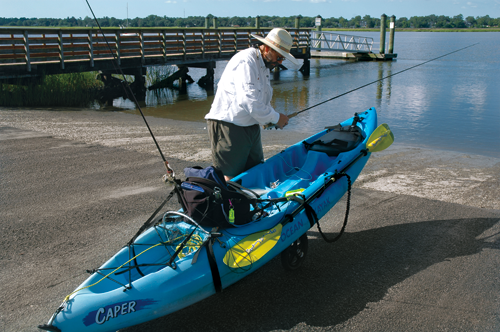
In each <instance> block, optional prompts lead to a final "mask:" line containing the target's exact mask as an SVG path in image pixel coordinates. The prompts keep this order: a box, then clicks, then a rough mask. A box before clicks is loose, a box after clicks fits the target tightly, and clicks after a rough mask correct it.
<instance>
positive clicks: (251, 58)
mask: <svg viewBox="0 0 500 332" xmlns="http://www.w3.org/2000/svg"><path fill="white" fill-rule="evenodd" d="M272 96H273V89H272V87H271V81H270V72H269V69H268V68H266V66H265V64H264V60H263V59H262V55H261V53H260V51H259V50H258V49H256V48H248V49H246V50H243V51H240V52H239V53H237V54H236V55H234V56H233V57H232V58H231V60H230V61H229V62H228V64H227V66H226V69H225V70H224V73H223V74H222V77H221V79H220V81H219V84H218V85H217V93H216V94H215V98H214V101H213V103H212V107H211V108H210V112H209V113H208V114H207V115H206V116H205V119H210V120H222V121H226V122H229V123H233V124H235V125H238V126H242V127H247V126H251V125H254V124H261V125H264V124H268V123H277V122H278V120H279V113H278V112H276V111H275V110H274V109H273V107H272V106H271V98H272Z"/></svg>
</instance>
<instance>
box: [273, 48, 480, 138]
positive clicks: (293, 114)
mask: <svg viewBox="0 0 500 332" xmlns="http://www.w3.org/2000/svg"><path fill="white" fill-rule="evenodd" d="M477 44H479V43H475V44H472V45H469V46H466V47H462V48H460V49H458V50H455V51H452V52H449V53H446V54H444V55H440V56H438V57H436V58H434V59H430V60H427V61H424V62H422V63H419V64H418V65H415V66H411V67H409V68H406V69H403V70H401V71H398V72H396V73H394V74H391V75H387V76H385V77H382V78H380V79H378V80H375V81H373V82H370V83H368V84H365V85H362V86H360V87H357V88H355V89H352V90H349V91H347V92H344V93H342V94H340V95H338V96H335V97H333V98H330V99H327V100H324V101H322V102H320V103H318V104H316V105H313V106H309V107H307V108H304V109H303V110H301V111H297V112H294V113H292V114H290V115H288V118H289V119H290V118H293V117H296V116H297V115H299V114H300V113H303V112H305V111H308V110H310V109H311V108H314V107H316V106H319V105H323V104H324V103H327V102H329V101H332V100H334V99H337V98H339V97H342V96H345V95H347V94H349V93H351V92H354V91H357V90H359V89H362V88H364V87H367V86H368V85H371V84H374V83H377V82H380V81H382V80H385V79H386V78H389V77H392V76H395V75H397V74H401V73H403V72H405V71H408V70H410V69H413V68H416V67H418V66H422V65H424V64H426V63H429V62H431V61H434V60H437V59H440V58H443V57H445V56H448V55H450V54H453V53H456V52H459V51H462V50H465V49H466V48H469V47H472V46H475V45H477ZM273 127H275V128H277V127H276V126H275V125H274V124H267V125H265V126H264V129H271V128H273Z"/></svg>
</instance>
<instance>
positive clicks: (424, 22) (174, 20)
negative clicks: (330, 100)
mask: <svg viewBox="0 0 500 332" xmlns="http://www.w3.org/2000/svg"><path fill="white" fill-rule="evenodd" d="M298 17H299V18H300V21H299V22H300V27H302V28H307V27H314V26H315V21H316V17H307V16H298ZM206 18H208V24H209V26H211V25H212V22H213V18H214V16H213V15H211V14H210V15H208V16H207V17H206ZM206 18H205V17H203V16H189V17H187V18H182V17H167V16H158V15H149V16H148V17H145V18H139V17H136V18H130V19H119V18H115V17H107V16H105V17H102V18H99V19H98V21H99V24H100V25H101V26H102V27H131V28H132V27H141V28H142V27H193V28H194V27H201V28H203V27H205V19H206ZM295 19H296V16H289V17H280V16H260V25H261V27H294V26H295ZM380 21H381V20H380V18H375V17H371V16H370V15H365V16H363V17H361V16H359V15H358V16H355V17H353V18H351V19H346V18H343V17H339V18H335V17H331V18H322V27H323V28H346V29H358V28H379V27H380ZM499 23H500V18H491V17H489V15H486V16H477V17H473V16H467V17H466V18H464V17H463V15H461V14H460V15H457V16H453V17H448V16H444V15H440V16H437V15H428V16H412V17H410V18H406V17H400V18H397V19H396V28H414V29H421V28H424V29H425V28H445V29H450V28H451V29H452V28H488V27H498V26H499ZM386 24H387V26H389V18H388V19H387V20H386ZM217 25H218V26H219V27H253V26H255V17H250V16H248V17H237V16H234V17H218V18H217ZM0 26H13V27H21V26H25V27H93V26H96V23H95V21H94V19H92V18H90V17H88V16H86V17H85V18H81V17H80V18H75V17H67V18H62V19H58V18H26V17H20V18H7V17H0Z"/></svg>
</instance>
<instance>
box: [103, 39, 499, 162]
mask: <svg viewBox="0 0 500 332" xmlns="http://www.w3.org/2000/svg"><path fill="white" fill-rule="evenodd" d="M367 36H369V33H367ZM400 36H401V37H398V39H397V45H396V46H397V50H398V59H397V61H394V62H349V61H344V60H334V59H316V58H314V59H311V62H310V64H311V74H310V76H309V77H304V75H302V73H300V72H299V71H298V70H295V69H293V67H292V66H291V65H287V64H286V62H285V66H287V67H289V68H290V70H284V71H282V72H281V73H280V76H279V78H276V79H275V80H273V81H272V85H273V90H274V97H273V101H272V104H273V106H274V107H275V109H276V110H277V111H279V112H283V113H286V114H291V113H293V112H297V111H300V110H303V109H305V108H309V107H311V106H313V105H317V104H318V103H321V102H323V101H325V100H328V99H331V98H333V97H335V96H338V95H341V94H344V93H346V92H347V91H350V90H353V89H356V88H358V87H361V86H363V85H366V84H368V83H370V82H376V83H374V84H371V85H368V86H366V87H364V88H362V89H359V90H356V91H353V92H352V93H348V94H346V95H344V96H342V97H339V98H336V99H334V100H332V101H330V102H327V103H324V104H321V105H317V106H315V107H313V108H312V109H310V110H308V111H307V112H303V113H301V114H300V115H299V116H297V117H295V118H294V119H293V120H292V121H290V124H289V126H287V130H294V131H301V132H304V135H307V134H312V133H314V132H316V131H318V130H321V129H322V128H323V127H325V126H327V125H334V124H336V123H338V122H340V121H342V120H344V119H346V118H348V117H350V116H352V114H353V113H354V112H360V111H364V110H365V109H368V108H370V107H375V108H376V109H377V113H378V118H379V123H383V122H387V123H389V124H390V126H391V129H392V130H393V132H394V134H395V136H396V139H397V142H399V143H406V144H412V145H418V146H424V147H432V148H438V149H450V150H455V151H465V152H467V151H469V152H472V153H480V154H486V155H490V156H496V157H500V150H498V148H497V147H496V143H495V144H494V143H493V142H499V141H500V112H499V111H498V105H499V104H500V94H499V93H498V86H499V85H500V66H499V65H498V63H499V62H500V60H499V59H500V58H498V57H497V56H496V55H497V54H498V51H499V50H500V33H497V32H490V33H466V32H464V33H436V34H433V33H425V32H419V33H400ZM423 41H425V43H423ZM478 41H479V42H481V47H476V48H470V49H467V50H466V51H463V52H459V53H455V54H452V55H450V56H447V57H444V58H441V59H438V60H436V61H432V62H429V63H426V64H425V65H423V66H419V67H415V68H413V69H411V70H408V71H405V72H404V73H403V72H402V71H403V70H405V69H408V68H410V67H412V66H415V65H417V64H421V63H423V62H424V61H427V60H429V59H432V58H434V57H437V56H439V55H443V54H445V53H448V52H450V51H453V50H456V49H458V48H460V47H463V46H466V45H470V44H472V43H475V42H478ZM225 65H226V62H224V61H220V62H217V68H216V70H215V84H217V83H218V81H219V79H220V75H222V72H223V71H224V68H225ZM398 72H402V73H401V74H400V75H396V76H392V77H388V78H385V79H383V80H381V81H378V82H377V80H380V79H382V78H384V77H387V76H390V75H392V74H394V73H398ZM190 75H191V76H192V77H193V79H194V80H195V81H197V80H198V79H199V78H200V77H202V76H204V75H205V70H202V69H192V70H191V69H190ZM212 100H213V94H212V95H210V94H208V93H207V91H206V90H204V89H202V88H200V87H199V86H198V85H197V84H196V83H194V84H190V85H189V86H188V89H187V94H186V95H181V94H179V92H178V91H176V90H164V91H162V92H160V93H159V94H156V95H154V94H152V93H150V92H148V93H147V95H146V98H145V101H144V104H143V106H144V111H145V113H146V114H148V115H152V116H158V117H168V118H173V119H182V120H187V121H204V120H203V117H204V115H205V114H206V113H207V112H208V111H209V109H210V105H211V103H212ZM113 105H114V106H115V107H117V108H121V109H127V112H136V111H134V108H135V107H134V105H133V104H132V103H131V102H130V101H128V100H123V99H122V100H115V101H114V102H113ZM485 133H486V134H485Z"/></svg>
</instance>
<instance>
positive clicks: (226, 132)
mask: <svg viewBox="0 0 500 332" xmlns="http://www.w3.org/2000/svg"><path fill="white" fill-rule="evenodd" d="M207 128H208V136H209V138H210V144H211V145H212V161H213V165H214V167H216V168H218V169H220V170H221V171H222V172H223V173H224V175H227V176H230V177H233V176H236V175H238V174H240V173H242V172H244V171H246V170H248V169H250V168H252V167H254V166H255V165H258V164H259V163H261V162H264V152H263V151H262V141H261V139H260V127H259V125H258V124H256V125H253V126H249V127H241V126H237V125H235V124H232V123H228V122H224V121H218V120H207Z"/></svg>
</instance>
